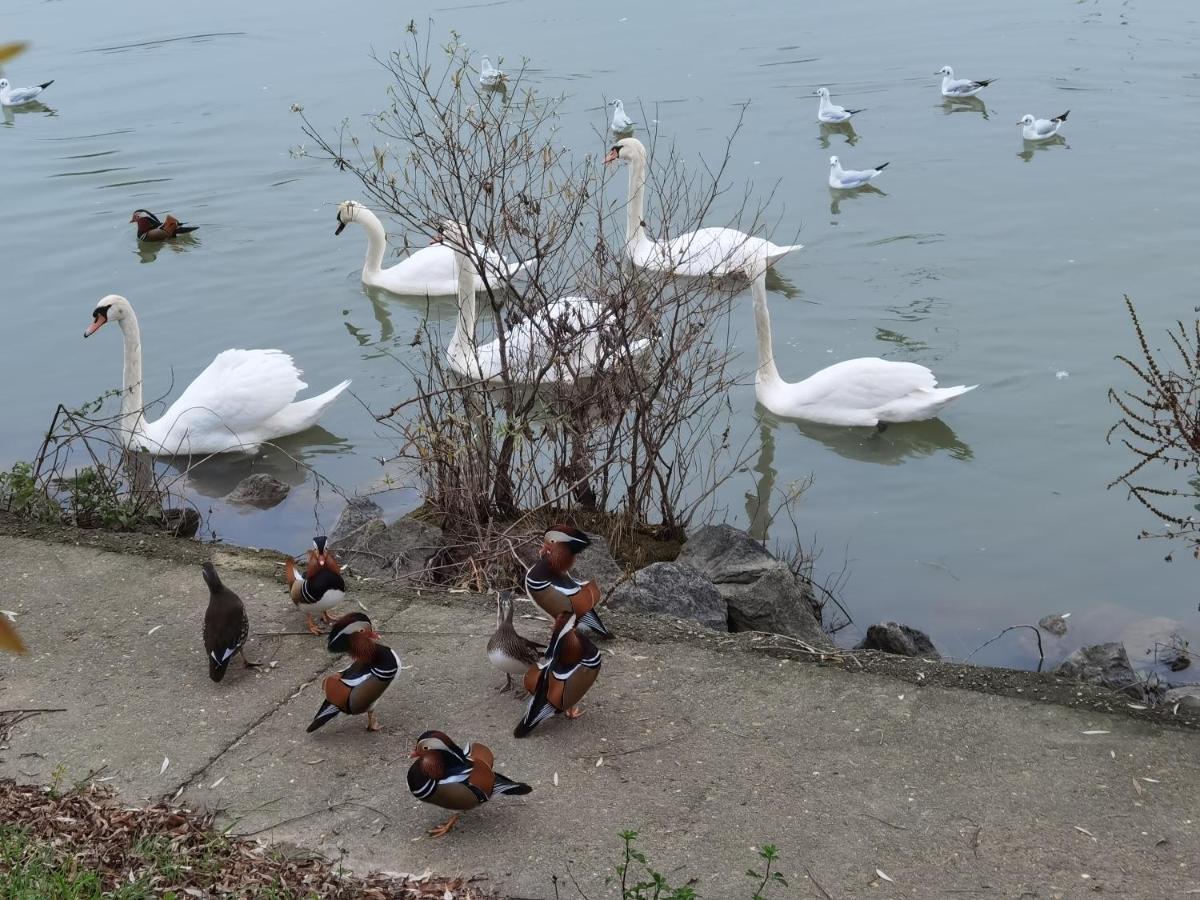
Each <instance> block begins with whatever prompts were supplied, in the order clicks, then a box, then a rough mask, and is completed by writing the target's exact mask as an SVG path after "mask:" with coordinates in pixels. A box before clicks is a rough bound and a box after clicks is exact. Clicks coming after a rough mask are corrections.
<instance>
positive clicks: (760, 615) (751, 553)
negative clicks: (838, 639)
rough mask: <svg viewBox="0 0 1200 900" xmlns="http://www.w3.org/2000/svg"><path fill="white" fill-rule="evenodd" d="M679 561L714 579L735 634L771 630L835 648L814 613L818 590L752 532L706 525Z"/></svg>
mask: <svg viewBox="0 0 1200 900" xmlns="http://www.w3.org/2000/svg"><path fill="white" fill-rule="evenodd" d="M678 562H680V563H683V564H687V565H692V566H695V567H696V568H697V569H699V570H700V571H701V572H703V573H704V574H705V575H707V576H708V578H709V580H710V581H711V582H712V583H713V585H714V586H715V587H716V589H717V591H718V592H719V593H720V594H721V597H722V598H723V599H724V600H725V603H726V604H727V605H728V607H729V623H730V625H731V627H732V629H733V630H734V631H768V632H771V633H772V634H784V635H788V636H789V637H794V638H799V639H800V640H802V641H804V642H806V643H808V644H811V645H812V646H814V647H820V648H832V647H833V642H832V641H831V640H830V639H829V636H828V635H826V634H825V632H824V631H823V630H822V628H821V622H820V620H819V619H818V618H817V616H816V615H815V614H814V613H813V609H814V608H815V606H816V604H815V602H814V598H813V593H812V588H811V587H810V586H809V585H807V584H806V583H804V582H802V581H801V580H800V579H798V578H797V577H796V576H795V574H794V573H793V572H792V570H791V569H790V568H789V567H788V565H787V563H785V562H783V561H781V560H778V559H776V558H775V557H774V556H772V555H771V554H770V553H769V552H768V551H767V550H766V549H765V548H764V547H763V546H762V544H760V543H759V542H758V541H756V540H754V538H752V537H750V535H749V534H747V533H746V532H744V531H742V530H740V529H738V528H734V527H733V526H731V525H706V526H705V527H703V528H701V529H699V530H698V531H697V532H696V533H695V534H693V535H692V536H691V537H689V538H688V541H687V543H686V544H684V545H683V551H682V552H681V553H680V554H679V559H678Z"/></svg>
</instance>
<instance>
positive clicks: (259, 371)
mask: <svg viewBox="0 0 1200 900" xmlns="http://www.w3.org/2000/svg"><path fill="white" fill-rule="evenodd" d="M305 387H307V385H306V384H305V383H304V382H303V381H301V380H300V370H299V369H297V368H296V365H295V363H294V362H292V358H291V357H290V356H288V355H287V354H286V353H284V352H283V351H282V350H226V351H224V352H222V353H218V354H217V356H216V358H215V359H214V360H213V361H212V362H211V363H209V364H208V368H206V369H205V370H204V371H203V372H201V373H200V374H199V375H197V376H196V380H195V381H193V382H192V383H191V384H190V385H188V387H187V389H186V390H185V391H184V392H183V393H182V394H180V395H179V399H178V400H176V401H175V402H174V403H172V404H171V408H170V409H168V410H167V412H166V414H165V415H164V416H163V418H162V420H161V421H163V422H164V423H173V422H175V421H176V420H178V419H180V417H181V416H187V417H191V416H193V415H196V414H197V413H200V412H202V411H204V410H210V409H219V410H220V412H221V426H222V427H224V428H227V429H229V430H230V431H233V432H240V431H248V430H250V429H253V428H256V427H257V426H259V425H261V424H262V423H263V422H264V421H265V420H266V419H268V418H270V417H271V416H273V415H274V414H275V413H277V412H279V410H281V409H283V408H284V407H285V406H287V405H288V404H289V403H291V402H292V401H293V400H294V399H295V398H296V394H298V393H299V392H300V391H302V390H303V389H304V388H305Z"/></svg>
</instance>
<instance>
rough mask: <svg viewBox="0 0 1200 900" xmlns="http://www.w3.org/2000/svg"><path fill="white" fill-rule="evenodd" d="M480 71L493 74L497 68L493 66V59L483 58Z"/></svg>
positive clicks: (480, 62) (480, 59)
mask: <svg viewBox="0 0 1200 900" xmlns="http://www.w3.org/2000/svg"><path fill="white" fill-rule="evenodd" d="M479 69H480V71H482V72H491V71H493V70H494V69H495V66H493V65H492V59H491V57H490V56H481V57H480V58H479Z"/></svg>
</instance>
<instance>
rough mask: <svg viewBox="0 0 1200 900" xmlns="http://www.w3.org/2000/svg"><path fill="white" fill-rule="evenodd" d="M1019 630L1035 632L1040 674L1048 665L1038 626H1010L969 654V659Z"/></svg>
mask: <svg viewBox="0 0 1200 900" xmlns="http://www.w3.org/2000/svg"><path fill="white" fill-rule="evenodd" d="M1017 628H1028V629H1030V630H1031V631H1032V632H1033V636H1034V637H1035V638H1037V648H1038V664H1037V671H1039V672H1040V671H1042V666H1043V665H1045V663H1046V654H1045V653H1044V652H1043V650H1042V632H1041V630H1040V629H1039V628H1038V627H1037V626H1036V625H1009V626H1008V627H1007V628H1005V629H1003V630H1002V631H1001V632H1000V633H999V634H998V635H996V636H995V637H994V638H991V639H990V640H986V641H984V642H983V643H982V644H980V645H979V646H978V647H976V648H975V649H974V650H972V651H971V652H970V653H968V654H967V659H970V658H971V657H972V656H974V655H975V654H976V653H978V652H979V651H980V650H982V649H983V648H984V647H986V646H987V645H988V644H994V643H996V641H998V640H1000V638H1002V637H1004V636H1005V635H1006V634H1008V633H1009V632H1010V631H1014V630H1015V629H1017Z"/></svg>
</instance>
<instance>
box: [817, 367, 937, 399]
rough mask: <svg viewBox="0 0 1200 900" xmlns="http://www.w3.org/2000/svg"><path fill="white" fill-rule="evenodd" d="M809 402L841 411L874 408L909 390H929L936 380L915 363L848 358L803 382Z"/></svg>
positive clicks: (934, 385) (902, 395) (904, 394)
mask: <svg viewBox="0 0 1200 900" xmlns="http://www.w3.org/2000/svg"><path fill="white" fill-rule="evenodd" d="M805 386H806V387H807V388H808V389H809V391H811V395H810V397H809V403H810V404H812V405H820V406H831V407H838V408H842V409H864V410H867V409H875V408H877V407H880V406H883V405H885V404H887V403H891V402H893V401H895V400H896V399H897V398H899V397H905V396H907V395H908V394H911V393H912V392H913V391H921V390H932V389H933V388H934V387H936V386H937V379H936V378H934V377H933V373H932V372H931V371H929V369H927V368H925V367H924V366H922V365H918V364H917V363H910V362H893V361H890V360H886V359H878V358H876V357H866V358H863V359H848V360H846V361H844V362H840V363H835V364H834V365H832V366H829V367H828V368H825V369H822V370H821V371H820V372H817V373H816V374H815V375H813V376H812V377H811V378H809V379H808V380H807V381H806V382H805Z"/></svg>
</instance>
